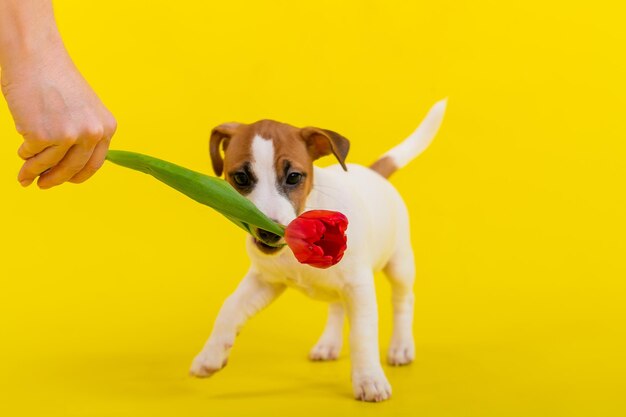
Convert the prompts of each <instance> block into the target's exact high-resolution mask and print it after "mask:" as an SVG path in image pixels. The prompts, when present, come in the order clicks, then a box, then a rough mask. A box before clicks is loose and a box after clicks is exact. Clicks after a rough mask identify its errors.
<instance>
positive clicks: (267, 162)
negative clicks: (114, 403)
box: [191, 100, 446, 401]
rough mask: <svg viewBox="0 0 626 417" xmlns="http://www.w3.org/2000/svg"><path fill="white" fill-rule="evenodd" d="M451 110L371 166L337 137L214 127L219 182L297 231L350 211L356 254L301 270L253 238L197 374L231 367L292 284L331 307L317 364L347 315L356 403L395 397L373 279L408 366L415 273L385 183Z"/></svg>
mask: <svg viewBox="0 0 626 417" xmlns="http://www.w3.org/2000/svg"><path fill="white" fill-rule="evenodd" d="M445 108H446V101H445V100H443V101H441V102H438V103H437V104H435V106H433V108H432V109H431V110H430V112H429V113H428V115H427V116H426V118H425V120H424V121H423V122H422V124H421V125H420V126H419V127H418V128H417V130H415V132H414V133H413V134H412V135H411V136H409V137H408V138H407V139H406V140H405V141H404V142H402V143H401V144H399V145H398V146H396V147H395V148H393V149H391V150H390V151H389V152H387V153H386V154H385V155H383V156H382V157H381V158H380V159H379V160H378V161H377V162H375V163H374V164H373V165H372V166H370V167H369V168H367V167H364V166H361V165H354V164H346V163H345V159H346V155H347V153H348V149H349V142H348V140H347V139H345V138H344V137H342V136H340V135H338V134H337V133H335V132H332V131H329V130H324V129H318V128H312V127H306V128H302V129H299V128H296V127H293V126H290V125H287V124H283V123H278V122H275V121H271V120H261V121H259V122H256V123H253V124H241V123H227V124H223V125H221V126H218V127H216V128H215V129H213V132H212V134H211V141H210V151H211V160H212V163H213V168H214V170H215V173H216V174H217V175H218V176H220V175H222V173H224V175H225V178H226V180H227V181H228V182H229V183H230V184H231V185H232V186H233V187H235V189H237V190H238V191H239V192H240V193H241V194H243V195H244V196H246V197H247V198H248V199H250V200H251V201H252V202H253V203H254V204H256V206H257V207H258V208H259V209H260V210H261V211H262V212H263V213H265V214H266V215H267V216H268V217H270V218H272V219H274V220H275V221H277V222H278V223H281V224H285V225H286V224H289V222H291V221H292V220H293V219H295V218H296V217H297V216H298V215H299V214H301V213H302V212H304V211H308V210H317V209H323V210H334V211H339V212H341V213H343V214H345V215H346V216H347V217H348V219H349V221H350V225H349V227H348V231H347V235H348V249H347V250H346V252H345V256H344V258H343V260H342V261H341V262H340V263H339V264H337V265H335V266H333V267H330V268H328V269H317V268H313V267H311V266H309V265H303V264H300V263H299V262H298V261H297V260H296V259H295V257H294V255H293V253H292V252H291V251H290V250H289V249H276V248H273V247H270V246H267V245H265V244H263V243H261V242H259V241H256V240H254V239H253V238H252V237H250V238H249V239H248V241H247V250H248V255H249V256H250V259H251V261H252V262H251V267H250V270H249V271H248V273H247V274H246V276H245V277H244V278H243V280H242V281H241V283H240V284H239V286H238V287H237V289H236V290H235V292H234V293H233V294H232V295H230V296H229V297H228V298H227V299H226V301H225V302H224V305H223V306H222V308H221V310H220V312H219V314H218V316H217V319H216V321H215V325H214V328H213V331H212V333H211V336H210V337H209V339H208V341H207V342H206V344H205V346H204V348H203V349H202V351H201V352H200V353H199V354H198V356H196V358H195V359H194V361H193V364H192V366H191V374H192V375H195V376H198V377H207V376H210V375H212V374H213V373H215V372H217V371H218V370H220V369H221V368H222V367H224V365H225V364H226V362H227V360H228V355H229V352H230V349H231V348H232V346H233V343H234V341H235V336H236V335H237V333H238V332H239V330H240V328H241V327H242V326H243V325H244V323H245V322H246V321H247V320H248V319H249V318H251V317H252V316H254V315H255V314H256V313H257V312H258V311H260V310H261V309H263V308H264V307H266V306H267V305H269V304H270V303H271V302H272V301H274V300H275V299H276V298H277V297H278V296H279V295H280V294H281V293H282V292H283V291H284V290H285V288H287V287H294V288H297V289H299V290H301V291H303V292H304V293H306V294H308V295H309V296H311V297H313V298H317V299H321V300H324V301H327V302H329V314H328V322H327V324H326V328H325V329H324V332H323V333H322V335H321V337H320V338H319V341H318V342H317V344H316V345H315V346H314V347H313V349H312V350H311V352H310V358H311V359H312V360H321V361H324V360H333V359H337V357H338V355H339V352H340V350H341V346H342V339H343V338H342V327H343V321H344V316H347V317H348V321H349V324H350V356H351V360H352V384H353V389H354V395H355V397H356V398H357V399H360V400H364V401H382V400H386V399H387V398H389V397H390V395H391V386H390V385H389V382H388V381H387V378H386V377H385V373H384V372H383V368H382V366H381V363H380V358H379V348H378V313H377V306H376V293H375V288H374V273H375V272H377V271H380V270H383V271H384V272H385V274H386V275H387V277H388V278H389V281H390V282H391V286H392V294H393V297H392V303H393V335H392V338H391V344H390V346H389V350H388V353H387V362H388V363H389V364H390V365H405V364H408V363H410V362H411V361H413V359H414V357H415V345H414V342H413V299H414V298H413V281H414V277H415V266H414V261H413V251H412V249H411V239H410V231H409V217H408V213H407V209H406V206H405V204H404V202H403V201H402V198H401V197H400V195H399V194H398V192H397V191H396V190H395V188H394V187H393V186H392V185H391V184H390V183H389V182H388V181H387V180H386V179H385V178H387V177H389V176H390V175H391V174H392V173H393V172H394V171H396V170H397V169H399V168H401V167H403V166H404V165H406V164H408V163H409V162H410V161H411V160H412V159H413V158H415V157H416V156H417V155H419V154H420V153H421V152H422V151H423V150H424V149H426V147H427V146H428V145H429V144H430V142H431V140H432V139H433V137H434V136H435V134H436V133H437V130H438V129H439V126H440V124H441V121H442V119H443V114H444V112H445ZM220 147H221V148H222V149H223V150H224V157H223V158H222V155H221V152H220ZM330 154H333V155H334V156H335V157H336V158H337V159H338V160H339V165H333V166H330V167H328V168H318V167H314V166H313V161H314V160H316V159H318V158H320V157H322V156H324V155H330ZM259 233H261V234H263V235H262V237H263V238H264V239H265V240H266V241H269V242H276V243H279V241H280V237H279V236H276V235H273V234H271V233H268V232H265V231H259Z"/></svg>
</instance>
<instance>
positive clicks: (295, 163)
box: [209, 120, 350, 253]
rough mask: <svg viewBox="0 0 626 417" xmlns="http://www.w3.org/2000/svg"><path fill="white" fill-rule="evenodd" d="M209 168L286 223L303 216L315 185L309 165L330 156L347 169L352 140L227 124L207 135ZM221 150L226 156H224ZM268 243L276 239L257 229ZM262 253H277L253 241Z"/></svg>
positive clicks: (282, 127)
mask: <svg viewBox="0 0 626 417" xmlns="http://www.w3.org/2000/svg"><path fill="white" fill-rule="evenodd" d="M209 148H210V153H211V162H212V163H213V170H214V171H215V174H216V175H217V176H218V177H219V176H221V175H222V173H224V178H225V179H226V181H228V182H229V183H230V184H231V185H232V186H233V187H234V188H235V189H236V190H237V191H239V193H241V194H242V195H243V196H245V197H247V198H248V199H249V200H250V201H252V202H253V203H254V204H255V205H256V206H257V207H258V208H259V210H261V211H262V212H263V213H264V214H265V215H266V216H267V217H269V218H271V219H273V220H275V221H276V222H278V223H280V224H284V225H287V224H289V223H290V222H291V221H292V220H293V219H295V218H296V217H297V216H298V215H300V214H301V213H302V211H303V210H304V207H305V203H306V199H307V196H308V195H309V193H310V192H311V188H312V185H313V161H314V160H316V159H318V158H320V157H322V156H325V155H330V154H333V155H335V157H336V158H337V160H338V161H339V163H340V164H341V166H342V167H343V168H344V169H346V165H345V159H346V156H347V154H348V149H349V148H350V142H348V140H347V139H346V138H344V137H343V136H341V135H339V134H337V133H335V132H332V131H330V130H325V129H319V128H315V127H305V128H301V129H300V128H296V127H294V126H291V125H288V124H285V123H279V122H275V121H273V120H260V121H258V122H256V123H252V124H243V123H225V124H222V125H220V126H217V127H216V128H214V129H213V131H212V132H211V140H210V146H209ZM221 150H223V153H224V156H222V152H221ZM259 232H260V233H261V234H262V237H263V238H264V239H266V241H269V242H272V243H274V242H278V241H279V240H280V238H279V237H278V236H276V235H273V234H272V233H269V232H265V231H259ZM257 247H259V249H261V250H262V251H263V252H264V253H274V252H276V250H275V249H274V248H271V247H269V246H267V245H263V244H262V243H260V242H257Z"/></svg>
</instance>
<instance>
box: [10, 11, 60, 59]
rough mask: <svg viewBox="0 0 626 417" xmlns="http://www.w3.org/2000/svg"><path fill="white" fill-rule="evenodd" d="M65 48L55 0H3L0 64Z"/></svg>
mask: <svg viewBox="0 0 626 417" xmlns="http://www.w3.org/2000/svg"><path fill="white" fill-rule="evenodd" d="M62 48H63V44H62V42H61V36H60V35H59V31H58V29H57V26H56V23H55V20H54V13H53V9H52V1H51V0H0V67H2V68H4V69H7V68H9V67H11V66H14V65H17V64H19V63H23V62H24V61H28V60H31V59H36V58H37V57H38V56H39V55H40V54H41V53H42V52H52V50H56V49H62Z"/></svg>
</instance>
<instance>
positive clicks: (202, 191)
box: [107, 150, 285, 243]
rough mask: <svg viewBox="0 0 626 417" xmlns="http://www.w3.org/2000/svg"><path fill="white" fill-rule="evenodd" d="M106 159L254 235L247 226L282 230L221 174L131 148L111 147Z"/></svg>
mask: <svg viewBox="0 0 626 417" xmlns="http://www.w3.org/2000/svg"><path fill="white" fill-rule="evenodd" d="M107 160H109V161H111V162H113V163H115V164H117V165H121V166H123V167H126V168H130V169H134V170H136V171H140V172H143V173H145V174H148V175H151V176H153V177H154V178H156V179H157V180H159V181H161V182H163V183H164V184H167V185H169V186H170V187H172V188H174V189H176V190H178V191H180V192H181V193H183V194H185V195H186V196H187V197H190V198H192V199H194V200H195V201H197V202H198V203H200V204H204V205H206V206H209V207H211V208H213V209H215V210H217V211H218V212H220V213H221V214H223V215H224V216H225V217H226V218H227V219H229V220H230V221H232V222H233V223H235V224H236V225H237V226H239V227H240V228H242V229H243V230H245V231H246V232H248V233H250V234H252V235H254V236H255V237H256V238H257V239H259V236H257V235H256V233H255V232H254V229H253V228H252V227H250V226H256V227H258V228H260V229H263V230H267V231H268V232H272V233H274V234H277V235H279V236H284V234H285V228H284V226H282V225H279V224H278V223H276V222H274V221H272V220H271V219H270V218H268V217H267V216H266V215H265V214H263V213H262V212H261V211H260V210H259V209H257V208H256V206H255V205H254V204H253V203H252V202H251V201H250V200H248V199H247V198H245V197H243V196H242V195H241V194H239V193H238V192H237V191H236V190H235V189H234V188H233V187H232V186H231V185H230V184H229V183H227V182H226V181H224V180H223V179H221V178H216V177H210V176H208V175H204V174H201V173H199V172H196V171H192V170H190V169H187V168H183V167H181V166H179V165H176V164H172V163H171V162H167V161H163V160H161V159H157V158H153V157H151V156H147V155H142V154H139V153H135V152H126V151H113V150H111V151H109V152H108V154H107ZM260 240H262V239H260ZM264 243H267V242H264Z"/></svg>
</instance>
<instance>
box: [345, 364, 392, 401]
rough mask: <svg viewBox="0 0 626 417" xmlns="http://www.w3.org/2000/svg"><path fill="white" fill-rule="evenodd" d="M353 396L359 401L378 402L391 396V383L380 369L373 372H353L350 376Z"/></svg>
mask: <svg viewBox="0 0 626 417" xmlns="http://www.w3.org/2000/svg"><path fill="white" fill-rule="evenodd" d="M352 387H353V390H354V398H356V399H357V400H360V401H370V402H380V401H385V400H388V399H389V398H390V397H391V385H389V381H387V377H385V374H384V373H383V371H382V369H381V370H380V371H378V372H375V373H373V374H372V373H364V374H355V375H354V376H353V377H352Z"/></svg>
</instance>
